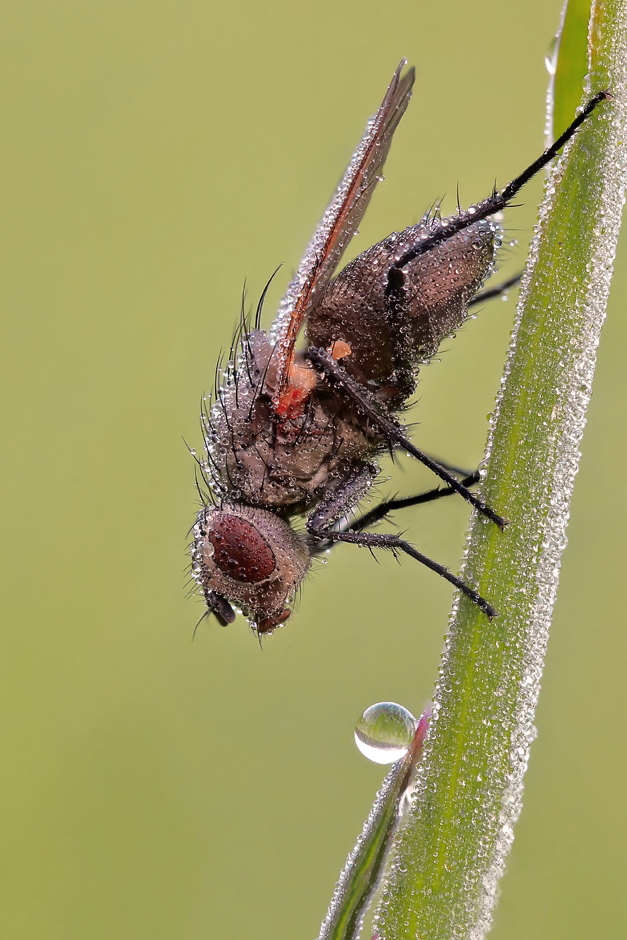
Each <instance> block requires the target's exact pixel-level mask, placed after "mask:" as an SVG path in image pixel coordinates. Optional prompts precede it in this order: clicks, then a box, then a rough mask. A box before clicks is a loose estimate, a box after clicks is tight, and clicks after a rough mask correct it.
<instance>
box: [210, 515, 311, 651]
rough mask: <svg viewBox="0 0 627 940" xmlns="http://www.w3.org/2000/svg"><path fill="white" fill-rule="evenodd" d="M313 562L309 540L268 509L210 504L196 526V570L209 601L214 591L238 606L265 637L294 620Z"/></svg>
mask: <svg viewBox="0 0 627 940" xmlns="http://www.w3.org/2000/svg"><path fill="white" fill-rule="evenodd" d="M310 561H311V556H310V552H309V549H308V547H307V544H306V542H305V540H304V539H303V538H301V536H299V535H298V534H297V533H296V532H295V531H294V529H292V528H291V526H290V525H289V524H288V523H287V522H285V521H284V520H283V519H281V518H280V517H279V516H277V515H276V514H275V513H273V512H269V511H267V510H265V509H258V508H256V507H251V506H245V505H238V504H235V503H224V504H223V505H222V506H220V507H212V506H208V507H205V508H204V509H202V511H201V512H200V513H199V515H198V520H197V522H196V525H195V526H194V542H193V545H192V572H193V575H194V578H195V579H196V581H197V582H198V584H199V586H200V588H201V590H202V592H203V594H204V596H205V598H208V597H209V595H210V593H212V592H213V594H215V595H218V596H219V597H220V598H224V599H225V600H227V601H228V602H229V603H232V604H234V605H235V606H236V607H238V608H239V609H240V610H242V611H243V612H244V613H245V614H246V615H247V616H248V617H249V618H250V619H251V621H252V622H253V624H254V625H255V627H256V629H257V630H258V631H259V632H260V633H267V632H269V631H271V630H272V629H273V628H274V627H276V626H278V625H279V624H280V623H282V622H283V621H285V620H286V619H287V618H288V617H289V614H290V611H289V607H288V605H289V603H290V601H291V600H292V598H293V596H294V593H295V591H296V590H297V588H298V587H299V585H300V584H301V582H302V581H303V578H304V577H305V575H306V573H307V570H308V568H309V564H310ZM208 602H209V601H208Z"/></svg>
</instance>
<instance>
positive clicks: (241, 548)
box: [207, 512, 276, 584]
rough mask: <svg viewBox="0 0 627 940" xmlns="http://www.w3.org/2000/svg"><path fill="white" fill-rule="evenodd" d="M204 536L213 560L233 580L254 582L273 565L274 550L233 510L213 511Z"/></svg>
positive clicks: (266, 574) (262, 578)
mask: <svg viewBox="0 0 627 940" xmlns="http://www.w3.org/2000/svg"><path fill="white" fill-rule="evenodd" d="M207 538H208V539H209V541H210V542H211V544H212V545H213V549H214V552H213V561H214V562H215V564H216V565H217V567H218V568H219V569H220V571H223V572H224V573H225V574H228V575H229V577H231V578H233V579H234V580H235V581H244V582H245V583H246V584H256V583H257V581H263V580H265V578H269V577H270V575H271V574H272V572H273V571H274V569H275V568H276V559H275V557H274V552H273V551H272V549H271V548H270V546H269V545H268V543H267V542H266V540H265V539H264V537H263V536H262V535H260V533H259V530H258V529H257V528H256V527H255V526H254V525H253V524H252V522H248V520H246V519H242V517H241V516H236V515H234V514H233V513H222V512H220V513H216V515H215V516H214V517H213V519H212V520H211V528H210V530H209V531H208V532H207Z"/></svg>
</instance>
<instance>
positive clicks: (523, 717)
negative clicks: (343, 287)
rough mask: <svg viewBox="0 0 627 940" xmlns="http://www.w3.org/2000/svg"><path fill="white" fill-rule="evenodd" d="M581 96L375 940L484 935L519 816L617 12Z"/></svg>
mask: <svg viewBox="0 0 627 940" xmlns="http://www.w3.org/2000/svg"><path fill="white" fill-rule="evenodd" d="M589 36H590V42H589V50H588V52H589V74H590V89H591V91H598V90H600V89H604V88H608V89H609V90H610V91H611V92H612V93H613V94H614V95H615V100H614V101H613V102H610V103H608V104H605V105H603V106H602V107H601V108H599V109H598V111H597V113H596V114H595V115H593V117H592V118H591V119H590V121H589V122H588V123H586V124H585V125H584V126H583V128H582V129H581V130H580V131H579V132H578V134H577V135H576V137H575V139H574V140H573V141H572V142H571V144H570V145H569V146H568V147H567V148H566V149H565V152H564V154H563V156H562V157H561V158H560V160H559V161H558V164H557V166H556V167H555V169H554V171H553V173H552V174H551V177H550V179H549V181H548V183H547V188H546V194H545V198H544V202H543V204H542V206H541V209H540V222H539V226H538V231H537V234H536V237H535V239H534V242H533V244H532V248H531V256H530V264H529V267H528V271H527V273H526V275H525V278H524V281H523V286H522V291H521V301H520V304H519V310H518V316H517V324H516V327H515V331H514V336H513V340H512V345H511V348H510V353H509V357H508V361H507V366H506V370H505V377H504V379H503V383H502V386H501V390H500V393H499V398H498V403H497V408H496V416H495V419H494V422H493V426H492V429H491V434H490V441H489V446H488V458H487V464H486V466H487V470H486V474H485V479H484V483H483V496H484V498H485V500H486V502H487V503H488V504H489V505H491V506H492V507H493V508H494V509H495V510H496V511H497V512H499V513H501V514H503V515H505V516H506V517H507V518H508V519H509V520H510V521H511V524H510V525H509V526H508V527H507V529H506V531H505V532H500V531H499V530H498V529H497V528H496V526H494V525H492V524H489V523H487V524H486V523H485V521H484V520H483V519H480V518H477V517H475V518H474V520H473V523H472V527H471V531H470V534H469V538H468V542H467V548H466V557H465V564H464V572H463V576H464V578H465V579H466V581H468V582H470V583H471V584H473V586H476V588H477V589H478V590H479V591H480V593H481V594H482V596H483V597H486V598H488V599H489V600H490V602H491V603H493V604H494V606H495V607H496V608H497V609H498V610H499V612H500V616H499V617H498V618H497V619H495V620H494V621H492V622H489V621H488V620H487V618H486V617H485V616H484V615H483V614H481V613H480V612H479V611H478V609H477V607H476V606H475V605H473V604H472V603H470V602H468V601H467V600H466V599H464V598H461V599H460V600H459V602H458V604H457V607H456V610H455V611H454V616H453V620H452V624H451V631H450V636H449V638H448V641H447V645H446V650H445V654H444V659H443V663H442V667H441V674H440V680H439V683H438V687H437V692H436V698H435V707H434V715H433V721H432V724H431V726H430V730H429V735H428V738H427V743H426V745H425V752H424V756H423V759H422V761H421V763H420V765H419V768H418V776H417V797H416V803H415V806H414V808H413V811H412V817H411V821H410V823H409V824H408V826H407V827H406V828H405V829H404V830H403V833H402V836H401V838H400V845H399V849H398V855H397V858H396V861H395V863H394V866H393V871H392V875H391V878H390V881H389V884H388V885H387V887H386V888H385V889H384V895H383V899H382V902H381V904H380V907H379V910H378V912H377V914H376V915H375V924H376V930H377V932H378V935H379V936H380V937H381V938H389V940H392V938H394V940H401V938H410V937H411V938H416V937H419V938H425V940H452V938H459V940H462V938H463V940H473V938H479V937H482V936H484V934H485V932H486V931H487V929H488V928H489V925H490V922H491V916H492V910H493V907H494V904H495V898H496V889H497V882H498V879H499V877H500V875H501V874H502V871H503V867H504V864H505V859H506V856H507V854H508V851H509V848H510V846H511V842H512V839H513V826H514V823H515V822H516V819H517V817H518V815H519V812H520V807H521V795H522V784H523V777H524V772H525V769H526V766H527V760H528V754H529V746H530V743H531V741H532V739H533V737H534V728H533V717H534V711H535V706H536V702H537V698H538V694H539V688H540V678H541V674H542V667H543V661H544V653H545V649H546V643H547V639H548V628H549V623H550V619H551V613H552V607H553V603H554V600H555V594H556V590H557V583H558V576H559V565H560V556H561V552H562V550H563V548H564V546H565V542H566V539H565V529H566V524H567V520H568V507H569V501H570V496H571V493H572V488H573V481H574V476H575V473H576V470H577V462H578V457H579V443H580V440H581V435H582V433H583V428H584V424H585V411H586V407H587V404H588V401H589V399H590V394H591V382H592V376H593V372H594V364H595V357H596V348H597V344H598V339H599V333H600V329H601V325H602V322H603V319H604V315H605V306H606V302H607V297H608V293H609V283H610V278H611V273H612V263H613V259H614V254H615V250H616V243H617V239H618V231H619V226H620V218H621V210H622V205H623V194H624V190H625V182H626V164H627V156H626V148H625V141H626V139H627V138H626V132H627V49H626V43H627V0H608V2H604V3H593V4H592V20H591V27H590V33H589Z"/></svg>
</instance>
